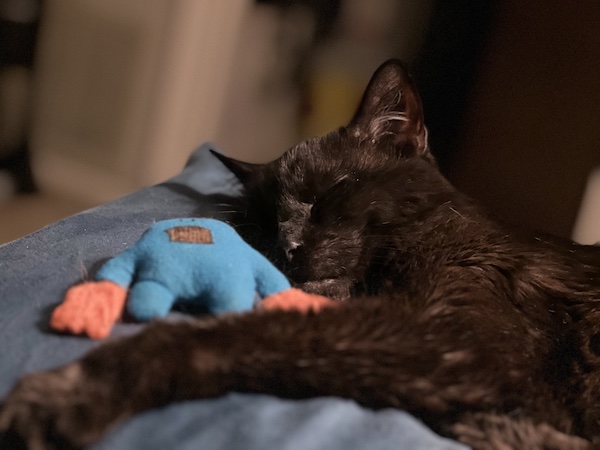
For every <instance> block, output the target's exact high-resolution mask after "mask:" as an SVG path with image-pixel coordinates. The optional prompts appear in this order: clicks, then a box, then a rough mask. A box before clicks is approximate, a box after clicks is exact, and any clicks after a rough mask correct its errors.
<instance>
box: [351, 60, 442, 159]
mask: <svg viewBox="0 0 600 450" xmlns="http://www.w3.org/2000/svg"><path fill="white" fill-rule="evenodd" d="M349 128H350V129H351V130H352V131H353V132H354V133H355V134H356V135H357V136H358V137H359V138H364V139H369V140H371V141H373V142H381V141H382V140H384V139H385V140H386V141H388V142H389V141H390V140H391V141H392V142H393V145H394V148H395V149H396V152H397V154H398V155H399V156H403V157H411V156H415V155H419V156H423V157H426V158H427V159H430V158H432V157H431V155H430V153H429V149H428V145H427V129H426V128H425V124H424V122H423V107H422V104H421V98H420V97H419V93H418V92H417V89H416V87H415V85H414V83H413V81H412V78H411V77H410V75H409V73H408V70H407V69H406V67H405V65H404V64H403V63H402V62H401V61H398V60H394V59H392V60H389V61H387V62H385V63H384V64H383V65H381V66H380V67H379V69H377V71H376V72H375V74H374V75H373V77H372V78H371V81H370V82H369V85H368V86H367V89H366V91H365V93H364V95H363V98H362V101H361V103H360V106H359V108H358V111H357V112H356V114H355V116H354V118H353V119H352V121H351V122H350V125H349Z"/></svg>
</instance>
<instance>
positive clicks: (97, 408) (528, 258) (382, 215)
mask: <svg viewBox="0 0 600 450" xmlns="http://www.w3.org/2000/svg"><path fill="white" fill-rule="evenodd" d="M221 159H222V161H223V162H224V163H225V164H226V165H227V166H228V167H229V168H230V169H232V170H233V171H234V173H236V174H237V175H238V177H239V178H240V180H241V181H242V182H243V183H244V184H245V186H246V195H247V206H248V211H249V213H250V214H251V216H252V215H253V217H254V219H255V221H256V222H260V224H261V226H262V229H263V230H264V232H265V233H267V234H268V233H271V232H272V233H273V235H274V236H276V238H277V239H278V241H279V244H280V249H281V254H282V255H284V256H285V259H286V260H287V264H286V266H287V268H288V269H289V271H290V272H289V273H290V275H291V277H292V278H293V279H294V280H295V281H296V282H298V283H299V284H301V285H302V286H303V287H304V288H305V289H306V290H309V291H315V292H319V293H324V294H326V295H329V296H332V297H335V298H338V299H340V300H343V304H342V305H341V306H340V307H338V308H333V309H325V310H324V311H322V312H320V313H319V314H309V315H302V314H300V313H293V312H282V311H271V312H260V313H253V314H247V315H239V316H230V317H225V318H221V319H209V320H199V321H198V322H197V323H183V324H165V323H163V324H155V325H151V326H149V327H148V328H147V329H146V330H145V331H143V332H141V333H140V334H139V335H136V336H134V337H131V338H128V339H125V340H121V341H116V342H113V343H110V344H107V345H105V346H102V347H101V348H99V349H98V350H95V351H93V352H92V353H90V354H89V355H88V356H86V357H85V358H84V359H82V360H81V361H79V362H76V363H73V364H71V365H69V366H67V367H65V368H62V369H59V370H56V371H52V372H47V373H42V374H38V375H34V376H31V377H28V378H25V379H24V380H23V381H22V382H21V383H20V384H19V385H18V386H17V388H16V389H15V390H14V391H13V393H12V394H11V395H10V396H9V397H8V399H7V400H6V402H5V404H4V406H3V409H2V411H1V412H0V429H10V432H9V433H7V435H6V436H8V437H10V438H15V437H17V436H21V437H24V439H26V440H27V442H28V443H29V444H30V445H31V447H32V448H44V447H43V442H45V441H53V442H55V443H59V444H64V443H65V442H68V443H70V444H73V445H75V446H81V445H85V444H87V443H89V442H92V441H94V440H95V439H97V438H98V437H99V436H100V435H101V434H102V433H103V432H104V431H105V430H106V428H107V427H109V426H111V425H112V424H114V423H115V422H117V421H119V420H123V419H125V418H127V417H128V416H130V415H132V414H135V413H136V412H139V411H142V410H145V409H148V408H152V407H157V406H161V405H164V404H166V403H169V402H172V401H177V400H181V399H187V398H201V397H212V396H217V395H221V394H223V393H226V392H228V391H232V390H237V391H243V392H264V393H270V394H274V395H279V396H284V397H290V398H305V397H311V396H318V395H337V396H341V397H346V398H351V399H354V400H356V401H357V402H359V403H360V404H363V405H365V406H368V407H372V408H382V407H397V408H403V409H406V410H408V411H410V412H412V413H414V414H415V415H417V416H418V417H420V418H422V419H423V420H425V421H426V422H427V423H428V424H430V425H431V426H432V427H433V428H434V429H435V430H437V431H439V432H441V433H443V434H447V435H450V436H454V437H457V438H459V439H461V440H462V441H464V442H466V443H468V444H470V445H473V446H474V447H476V448H482V449H483V448H490V449H492V448H498V449H499V448H527V449H530V448H531V449H534V448H556V449H568V448H573V449H575V448H588V442H587V441H584V440H583V439H580V438H579V437H576V436H575V435H578V436H582V437H584V438H586V439H589V440H594V438H596V439H597V438H598V437H599V436H600V410H599V408H600V398H599V397H600V370H599V369H600V356H599V355H600V311H598V312H597V310H598V308H597V306H596V305H597V303H598V302H599V301H600V249H596V248H592V247H584V246H578V245H575V244H572V243H568V242H561V241H560V240H558V239H554V238H549V237H540V236H538V237H533V236H531V237H530V236H526V235H520V234H518V233H515V232H513V231H511V230H508V229H506V228H505V227H504V226H502V225H500V224H498V223H497V222H496V221H494V220H493V219H492V218H491V217H489V216H488V215H487V214H486V213H484V212H482V211H481V210H480V209H479V208H478V207H477V206H476V205H475V204H473V202H471V200H469V199H468V198H466V197H465V196H463V195H462V194H460V193H458V192H457V191H456V190H455V189H454V188H453V187H452V186H451V185H450V184H449V183H448V182H447V181H446V180H445V179H444V177H443V176H442V175H441V174H440V173H439V171H438V169H437V167H436V165H435V162H434V160H433V158H432V156H431V155H430V153H429V149H428V148H427V132H426V129H425V127H424V125H423V120H422V111H421V105H420V101H419V99H418V95H417V93H416V91H415V90H414V87H413V86H412V83H411V81H410V79H409V78H408V76H407V75H406V72H405V70H404V68H403V67H402V66H401V65H400V64H399V63H398V62H396V61H391V62H388V63H387V64H386V65H384V66H382V68H380V70H379V71H378V72H377V73H376V74H375V75H374V78H373V80H372V81H371V83H370V85H369V87H368V88H367V92H366V93H365V97H364V99H363V102H362V104H361V107H360V108H359V111H358V113H357V115H356V116H355V118H354V119H353V121H352V122H351V123H350V124H349V125H348V126H347V127H344V128H342V129H340V130H337V131H335V132H333V133H330V134H329V135H327V136H324V137H322V138H315V139H312V140H309V141H307V142H305V143H302V144H300V145H298V146H296V147H295V148H293V149H291V150H290V151H288V152H287V153H286V154H284V155H283V156H282V157H281V158H280V159H278V160H277V161H275V162H273V163H270V164H268V165H265V166H257V165H249V164H244V163H240V162H236V161H233V160H229V159H227V158H224V157H221ZM154 363H155V364H154ZM142 368H144V369H142ZM82 411H83V413H82ZM81 417H85V420H83V419H81ZM36 445H39V447H35V446H36ZM502 445H508V447H502Z"/></svg>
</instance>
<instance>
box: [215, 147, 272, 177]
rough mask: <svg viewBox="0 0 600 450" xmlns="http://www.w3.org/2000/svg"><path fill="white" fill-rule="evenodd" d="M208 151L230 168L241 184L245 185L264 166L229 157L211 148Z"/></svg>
mask: <svg viewBox="0 0 600 450" xmlns="http://www.w3.org/2000/svg"><path fill="white" fill-rule="evenodd" d="M210 152H211V153H212V154H213V155H215V156H216V157H217V159H218V160H219V161H221V162H222V163H223V164H224V165H225V167H227V168H228V169H229V170H231V171H232V172H233V174H234V175H235V176H236V177H237V179H238V180H240V182H241V183H242V184H243V185H246V184H247V183H248V181H250V180H251V179H253V178H255V177H256V175H257V174H258V173H259V172H260V171H261V169H262V167H263V166H264V165H263V164H252V163H247V162H243V161H238V160H237V159H233V158H229V157H228V156H225V155H223V154H221V153H218V152H216V151H214V150H212V149H211V150H210Z"/></svg>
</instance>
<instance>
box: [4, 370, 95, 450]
mask: <svg viewBox="0 0 600 450" xmlns="http://www.w3.org/2000/svg"><path fill="white" fill-rule="evenodd" d="M80 379H81V370H80V366H79V365H78V364H71V365H69V366H66V367H64V368H63V369H60V370H55V371H51V372H42V373H37V374H33V375H28V376H26V377H24V378H23V379H22V380H21V381H19V383H18V384H17V386H16V387H15V388H14V389H13V391H12V392H11V393H10V394H9V395H8V397H7V398H6V399H5V400H4V402H3V403H2V405H1V406H0V448H10V449H13V448H14V449H19V448H21V449H30V450H47V449H78V448H83V447H84V446H85V445H87V444H89V443H90V442H93V441H94V440H95V439H97V437H98V436H99V432H100V430H98V427H97V425H98V424H99V422H98V421H97V419H98V417H97V416H98V412H97V411H96V409H98V408H101V406H100V405H96V404H94V403H93V401H92V399H91V397H90V395H89V393H88V392H85V391H84V390H82V389H81V382H80ZM100 423H101V421H100Z"/></svg>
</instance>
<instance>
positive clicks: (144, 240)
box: [96, 219, 291, 320]
mask: <svg viewBox="0 0 600 450" xmlns="http://www.w3.org/2000/svg"><path fill="white" fill-rule="evenodd" d="M96 280H98V281H102V280H109V281H113V282H115V283H117V284H119V285H121V286H123V287H128V286H130V288H129V299H128V301H127V311H128V312H129V313H130V314H131V315H132V316H133V317H134V318H135V319H137V320H151V319H154V318H156V317H163V316H165V315H166V314H167V313H168V312H169V310H170V309H171V307H172V306H173V304H174V303H175V302H176V301H178V302H182V303H197V302H201V304H202V306H204V307H205V308H206V309H207V310H208V312H210V313H213V314H220V313H224V312H229V311H245V310H249V309H251V308H252V306H253V303H254V297H255V292H258V294H259V295H260V296H261V297H266V296H269V295H272V294H275V293H277V292H280V291H283V290H286V289H289V288H290V287H291V286H290V283H289V281H288V280H287V278H286V277H285V276H284V275H283V274H282V273H281V272H280V271H279V270H277V269H276V268H275V266H273V264H271V263H270V262H269V261H268V260H267V259H266V258H265V257H264V256H263V255H261V254H260V253H259V252H257V251H256V250H255V249H254V248H252V247H251V246H249V245H248V244H247V243H246V242H245V241H244V240H243V239H242V238H241V237H240V236H239V235H238V234H237V232H236V231H235V230H234V229H233V228H232V227H231V226H229V225H227V224H226V223H224V222H221V221H219V220H215V219H173V220H164V221H162V222H157V223H156V224H154V225H153V226H152V227H150V228H149V229H148V230H147V231H146V232H145V233H144V234H143V236H142V237H141V238H140V240H139V241H138V242H137V243H136V244H135V245H134V246H133V247H130V248H128V249H127V250H125V251H124V252H123V253H121V254H120V255H117V256H116V257H114V258H113V259H111V260H110V261H108V262H107V263H106V264H105V265H104V266H102V268H101V269H100V270H99V271H98V273H97V274H96Z"/></svg>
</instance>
